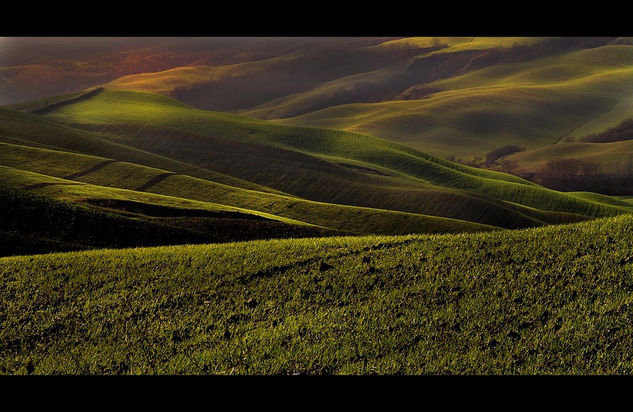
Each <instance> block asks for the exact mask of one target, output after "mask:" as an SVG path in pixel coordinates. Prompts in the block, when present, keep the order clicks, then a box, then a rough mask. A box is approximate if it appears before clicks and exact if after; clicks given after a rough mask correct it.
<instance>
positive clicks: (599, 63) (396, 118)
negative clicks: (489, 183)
mask: <svg viewBox="0 0 633 412" xmlns="http://www.w3.org/2000/svg"><path fill="white" fill-rule="evenodd" d="M632 55H633V54H632V53H631V46H628V45H613V46H604V47H598V48H593V49H586V50H581V51H576V52H571V53H559V54H555V55H553V56H546V57H542V58H538V59H533V60H530V61H528V62H524V63H512V64H497V65H490V66H489V67H484V68H482V69H479V70H473V71H470V72H468V73H466V74H463V75H461V76H459V75H458V76H453V77H449V78H447V79H442V80H437V81H434V82H430V83H425V84H421V85H418V86H413V87H412V88H410V90H409V92H411V91H414V90H415V88H416V87H418V88H427V89H428V88H430V89H433V90H435V92H434V93H433V94H431V95H429V96H426V97H425V98H421V99H418V100H391V101H382V102H378V103H356V104H347V105H340V106H333V107H327V108H324V109H322V110H316V111H313V112H310V113H307V114H304V115H301V116H297V117H293V118H287V119H284V120H283V123H285V124H298V125H305V126H315V127H328V128H337V129H345V130H350V131H356V132H362V133H368V134H372V135H375V136H380V137H383V138H387V139H390V140H394V141H397V142H401V143H405V144H408V145H410V146H413V147H415V148H418V149H421V150H424V151H425V152H429V153H432V154H435V155H440V156H448V155H453V156H455V157H461V158H464V159H469V158H471V157H473V156H475V155H480V156H483V155H485V154H486V153H487V152H490V151H492V150H493V149H495V148H497V147H499V146H502V145H504V144H507V142H509V141H512V142H513V143H515V144H519V145H522V146H525V147H527V148H535V147H538V146H543V145H547V144H553V143H556V142H557V141H558V140H559V139H560V138H562V137H565V136H568V135H572V134H577V133H579V132H583V133H585V134H588V133H592V132H597V131H601V130H600V129H602V128H606V127H608V126H613V125H614V124H617V123H619V122H620V121H622V120H624V119H625V118H628V117H629V115H628V114H627V113H628V112H627V110H626V108H627V107H629V106H630V104H629V103H627V102H628V101H629V100H630V94H631V91H632V89H631V87H630V85H631V84H632V83H631V79H632V76H633V69H632V67H633V66H632V64H633V60H632V59H631V56H632ZM598 119H602V120H598ZM591 121H593V126H591V127H589V123H588V122H591ZM544 124H546V125H547V126H548V127H547V128H543V125H544ZM460 148H462V149H460Z"/></svg>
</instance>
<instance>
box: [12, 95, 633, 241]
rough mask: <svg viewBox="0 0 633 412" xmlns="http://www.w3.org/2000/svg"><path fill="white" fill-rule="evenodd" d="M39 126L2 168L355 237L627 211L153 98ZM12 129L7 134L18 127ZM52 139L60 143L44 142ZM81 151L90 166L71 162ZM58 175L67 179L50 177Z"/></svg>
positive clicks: (365, 140) (58, 190) (354, 139)
mask: <svg viewBox="0 0 633 412" xmlns="http://www.w3.org/2000/svg"><path fill="white" fill-rule="evenodd" d="M8 115H12V116H14V117H15V118H17V119H18V120H21V122H16V125H18V126H19V125H22V124H24V123H28V120H30V116H31V115H28V114H22V113H17V112H12V111H8V112H7V117H8V118H10V116H8ZM20 116H25V118H22V117H20ZM40 119H41V120H40ZM36 120H40V121H41V122H43V125H46V127H42V130H40V129H36V131H34V132H33V133H30V134H29V135H28V136H27V137H28V138H29V139H30V140H28V141H27V139H21V140H20V141H19V142H20V143H21V144H20V145H17V144H15V142H14V143H7V144H5V145H4V147H5V148H6V150H5V151H4V154H3V155H2V157H0V159H2V158H3V159H4V160H3V162H4V164H6V165H7V166H12V167H14V168H21V169H24V170H28V171H32V172H36V173H40V174H52V175H55V176H56V177H62V178H68V177H69V175H72V174H73V173H74V174H77V173H79V174H80V175H81V176H73V177H72V180H76V181H80V182H86V183H92V184H95V185H99V186H113V187H117V188H123V189H131V190H139V189H141V190H142V191H144V192H146V191H149V192H153V193H158V194H162V195H168V196H173V197H177V198H187V199H193V200H198V201H203V202H211V203H214V204H222V205H226V206H230V207H239V208H243V209H247V210H253V211H258V212H263V213H268V214H271V215H274V216H278V218H288V219H292V220H294V221H301V222H305V223H310V224H313V225H317V226H325V227H329V228H332V229H336V230H343V231H351V232H355V233H381V234H406V233H420V232H447V231H449V232H454V231H460V230H464V231H472V230H475V229H476V228H480V229H485V228H489V227H503V228H518V227H529V226H539V225H544V224H551V223H566V222H570V221H579V220H584V219H586V218H590V217H601V216H610V215H614V214H619V213H626V212H629V211H630V208H629V207H628V206H627V207H624V206H614V205H612V204H608V203H607V204H604V203H601V202H594V201H592V200H587V199H578V198H576V197H574V196H570V195H567V194H564V193H560V192H555V191H552V190H547V189H544V188H542V187H539V186H537V185H535V184H533V183H530V182H528V181H526V180H524V179H520V178H518V177H514V176H511V175H507V174H503V173H498V172H493V171H488V170H481V169H475V168H470V167H466V166H463V165H459V164H456V163H452V162H448V161H446V160H442V159H439V158H436V157H433V156H431V155H428V154H425V153H423V152H419V151H417V150H415V149H412V148H409V147H407V146H403V145H399V144H396V143H393V142H389V141H387V140H383V139H379V138H374V137H371V136H367V135H362V134H358V133H350V132H344V131H336V130H327V129H315V128H304V127H289V126H282V125H276V124H271V123H270V122H266V121H262V120H257V119H253V118H249V117H245V116H241V115H234V114H223V113H216V112H209V111H203V110H196V109H193V108H191V107H189V106H186V105H183V104H182V103H180V102H177V101H174V100H173V99H170V98H168V97H163V96H159V95H153V94H148V93H141V92H129V91H112V90H105V91H103V92H101V93H99V94H98V95H95V96H92V97H91V98H89V99H86V100H82V101H78V102H75V103H72V104H66V105H63V106H59V107H57V108H56V109H55V110H53V111H51V112H50V113H49V114H47V115H45V116H43V118H42V117H40V116H38V117H36ZM29 124H30V123H29ZM30 125H31V129H33V126H34V125H33V124H30ZM53 126H54V128H53ZM5 127H6V128H7V129H10V127H11V123H10V122H9V123H7V124H6V125H5ZM49 129H53V130H54V131H55V132H57V135H55V134H51V133H44V131H48V130H49ZM20 130H21V131H22V133H24V130H22V129H20ZM59 130H69V131H72V133H74V134H75V135H76V136H77V139H76V140H75V139H72V140H69V139H67V138H64V136H63V135H62V134H61V132H59ZM84 134H85V135H84ZM5 135H6V136H15V135H16V134H13V133H9V132H7V133H6V134H5ZM33 135H34V136H35V138H33V137H32V136H33ZM58 136H59V137H58ZM8 141H9V142H11V140H10V139H8ZM33 141H35V143H32V142H33ZM41 143H46V144H47V145H48V147H56V148H59V149H60V150H63V151H66V152H68V151H72V152H75V153H74V154H69V153H66V154H65V155H63V156H59V159H66V160H64V161H62V162H60V161H59V160H57V155H56V154H55V153H54V152H51V151H50V150H51V149H46V150H49V151H48V152H47V151H46V150H45V149H44V148H37V149H34V148H32V146H30V145H32V144H35V145H40V144H41ZM27 146H29V147H27ZM126 148H129V149H130V150H129V151H127V150H125V149H126ZM77 152H79V153H86V154H90V155H91V156H92V157H82V158H81V159H80V160H79V158H77V159H78V160H77V161H73V160H72V159H73V156H79V154H78V153H77ZM96 153H100V154H101V153H103V154H107V155H108V156H103V155H100V156H99V157H95V156H94V154H96ZM128 159H129V160H132V161H131V162H130V161H125V160H128ZM121 160H124V161H121ZM108 161H109V162H110V163H108V164H105V165H104V164H103V163H101V167H100V168H99V169H98V170H92V169H91V168H92V167H95V166H94V165H95V163H97V162H108ZM60 164H67V165H72V168H74V169H72V171H71V170H70V169H69V168H68V167H67V166H62V165H60ZM97 166H99V165H97ZM156 166H159V167H156ZM60 167H61V168H62V169H63V170H61V169H60V170H55V169H56V168H60ZM205 171H206V173H205ZM62 172H63V173H62ZM86 172H89V173H86ZM154 178H158V180H153V179H154ZM160 179H163V180H160ZM38 190H40V191H41V192H42V193H48V194H51V195H55V196H67V194H68V193H71V192H72V193H76V192H77V191H80V190H83V188H82V187H81V186H76V185H70V186H69V185H55V186H47V187H45V188H41V189H38ZM73 196H76V195H73ZM354 207H356V208H359V209H354ZM368 216H371V217H372V218H371V219H368V218H367V217H368ZM436 217H437V218H436ZM445 218H448V219H450V220H447V219H445ZM359 222H362V223H360V224H359ZM412 222H415V223H412ZM468 222H472V223H473V224H475V225H473V224H470V223H468ZM477 224H479V225H477ZM356 225H358V226H359V228H358V229H356V230H355V226H356ZM482 225H484V226H482Z"/></svg>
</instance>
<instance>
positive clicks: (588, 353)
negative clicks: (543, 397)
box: [0, 216, 633, 374]
mask: <svg viewBox="0 0 633 412" xmlns="http://www.w3.org/2000/svg"><path fill="white" fill-rule="evenodd" d="M632 234H633V219H632V218H631V217H630V216H621V217H616V218H610V219H601V220H595V221H592V222H588V223H581V224H574V225H566V226H553V227H544V228H536V229H527V230H521V231H503V232H492V233H480V234H461V235H425V236H405V237H384V236H371V237H334V238H324V239H304V240H275V241H255V242H245V243H234V244H230V245H198V246H176V247H159V248H142V249H129V250H99V251H90V252H79V253H67V254H51V255H44V256H30V257H13V258H3V259H0V278H1V279H2V284H3V287H2V288H1V289H0V297H1V298H0V299H1V300H0V301H1V302H2V305H3V310H2V313H3V317H2V320H1V322H2V327H1V328H0V345H1V347H2V350H1V351H0V353H2V357H0V371H2V372H3V373H10V374H13V373H16V374H26V373H30V372H32V373H35V374H56V373H70V374H76V373H77V374H83V373H92V374H139V373H158V374H162V373H176V374H181V373H188V374H206V373H213V374H247V373H248V374H297V373H298V374H324V373H328V374H329V373H333V374H358V373H363V374H371V373H377V374H413V373H415V374H420V373H421V374H427V373H429V374H493V373H498V374H561V373H562V374H587V373H588V374H612V373H615V374H628V373H631V372H632V370H633V356H632V354H631V351H630V345H629V336H630V334H631V330H630V325H631V319H629V318H630V310H629V307H630V305H631V297H630V289H631V288H632V287H633V285H632V284H631V281H630V276H629V275H630V271H631V267H632V266H631V265H632V263H633V255H631V249H632V247H633V244H632V240H631V239H633V236H631V235H632Z"/></svg>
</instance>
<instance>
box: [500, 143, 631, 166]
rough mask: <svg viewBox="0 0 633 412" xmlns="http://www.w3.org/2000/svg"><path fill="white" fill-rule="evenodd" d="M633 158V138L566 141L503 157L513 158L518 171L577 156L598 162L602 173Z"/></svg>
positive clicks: (591, 161) (590, 161)
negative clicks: (592, 141) (597, 141)
mask: <svg viewBox="0 0 633 412" xmlns="http://www.w3.org/2000/svg"><path fill="white" fill-rule="evenodd" d="M632 158H633V141H630V140H626V141H619V142H609V143H588V142H565V143H559V144H555V145H549V146H545V147H542V148H537V149H533V150H528V151H525V152H520V153H516V154H513V155H510V156H507V157H505V158H504V159H506V160H510V161H512V162H515V163H516V165H517V171H518V172H521V173H530V172H534V171H537V170H539V169H541V168H543V167H544V166H545V165H546V164H547V162H548V161H550V160H552V159H577V160H580V161H582V162H585V163H592V164H595V165H597V166H598V171H599V172H601V173H613V172H619V171H621V170H622V168H624V169H626V168H627V166H628V165H629V164H630V163H631V159H632Z"/></svg>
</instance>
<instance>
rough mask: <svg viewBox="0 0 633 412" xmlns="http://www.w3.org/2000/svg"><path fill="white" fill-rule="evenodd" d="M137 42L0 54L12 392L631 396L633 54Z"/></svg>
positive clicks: (624, 49) (531, 44)
mask: <svg viewBox="0 0 633 412" xmlns="http://www.w3.org/2000/svg"><path fill="white" fill-rule="evenodd" d="M123 40H124V39H104V40H98V39H96V40H94V42H91V41H85V40H81V41H77V44H76V47H68V46H64V43H63V42H61V43H60V39H50V40H46V39H8V40H7V39H2V38H0V46H2V45H4V46H6V47H5V48H4V49H2V48H0V60H2V63H1V64H0V103H3V102H11V103H13V104H11V105H4V106H0V204H1V205H2V207H0V374H29V375H30V374H219V375H223V374H226V375H232V374H288V375H296V374H630V373H632V372H633V356H632V352H631V350H630V347H631V344H630V338H629V337H630V335H631V331H632V328H631V324H632V323H631V316H632V312H631V310H630V304H631V302H632V298H631V296H633V295H632V294H631V292H632V291H633V281H632V280H631V276H630V274H631V269H632V268H633V253H632V252H631V251H632V250H633V236H632V234H633V215H631V213H632V212H633V197H632V195H633V192H631V191H630V187H632V186H631V184H633V151H632V149H633V146H631V142H633V134H631V133H632V132H633V120H632V119H633V115H631V111H630V109H631V108H633V106H632V104H633V100H632V98H631V96H633V86H631V85H632V84H633V82H632V80H633V78H632V76H633V40H631V39H626V38H536V37H534V38H525V37H523V38H520V37H516V38H501V37H499V38H485V37H484V38H479V37H473V38H464V37H462V38H447V37H440V38H360V39H355V38H349V39H346V38H327V39H318V38H314V39H311V38H304V39H302V38H287V39H253V38H236V39H195V38H190V39H188V38H182V39H160V38H156V39H144V38H137V39H133V40H131V41H130V42H129V43H127V44H126V45H125V46H121V43H122V42H123ZM69 44H71V45H72V42H69ZM12 48H13V49H12ZM7 50H9V51H8V52H7ZM38 53H39V54H40V55H39V56H38ZM71 73H74V75H72V76H71V75H70V74H71ZM30 79H36V80H32V81H30ZM56 83H58V84H56ZM51 90H58V94H54V93H50V91H51ZM484 158H485V160H482V159H484ZM469 165H470V166H469ZM472 165H481V166H482V168H478V167H472ZM484 167H485V168H484ZM507 172H510V173H507Z"/></svg>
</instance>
